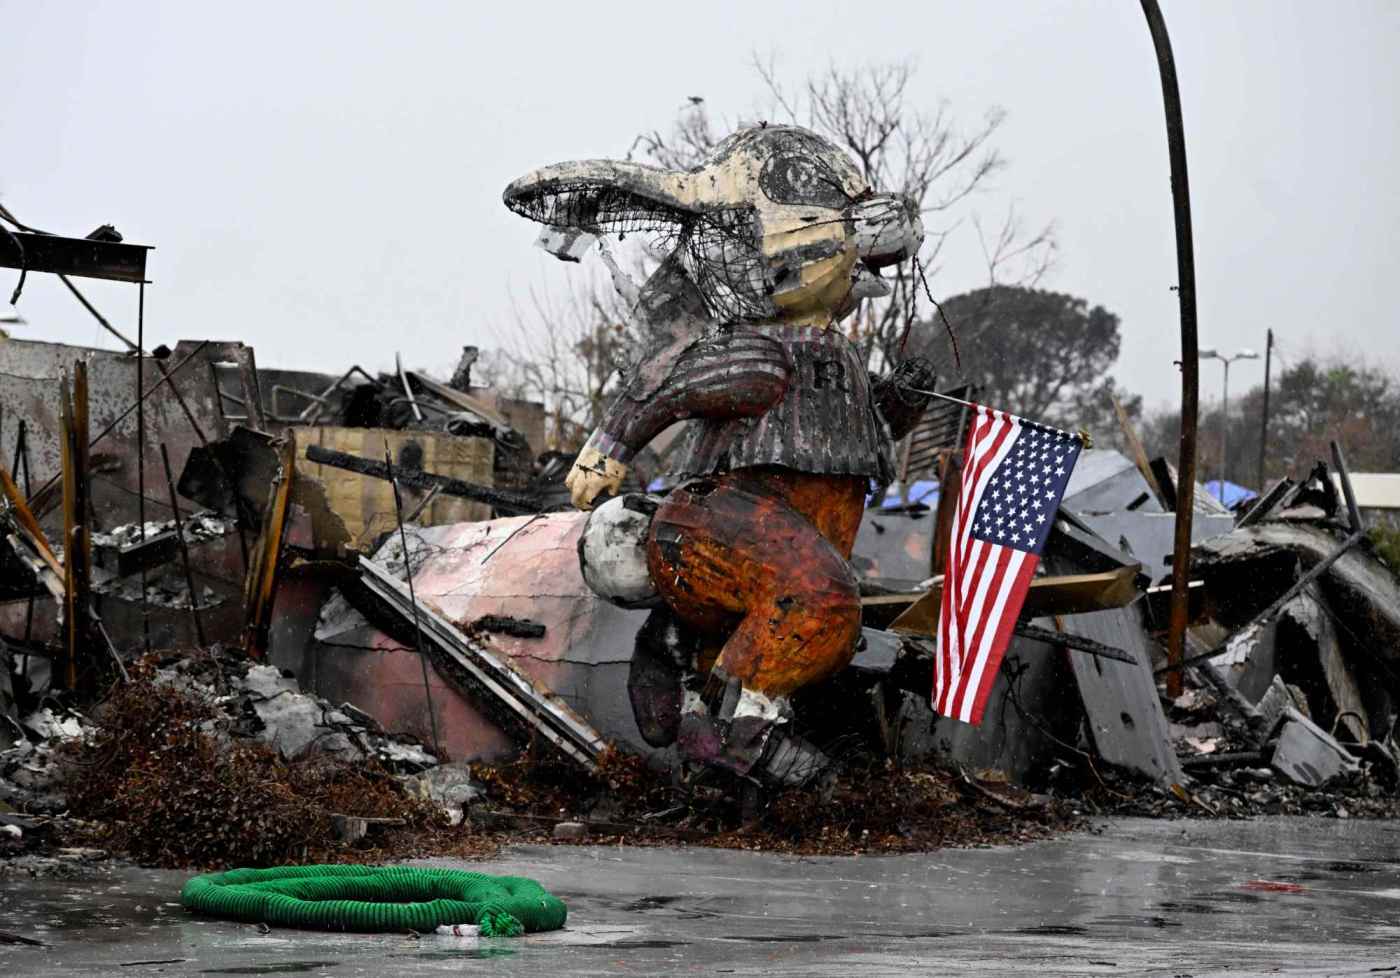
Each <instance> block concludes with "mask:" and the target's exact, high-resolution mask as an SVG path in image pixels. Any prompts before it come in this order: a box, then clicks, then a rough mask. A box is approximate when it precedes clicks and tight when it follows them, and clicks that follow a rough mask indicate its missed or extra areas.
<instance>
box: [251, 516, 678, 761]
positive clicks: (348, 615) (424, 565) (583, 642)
mask: <svg viewBox="0 0 1400 978" xmlns="http://www.w3.org/2000/svg"><path fill="white" fill-rule="evenodd" d="M586 515H587V514H584V513H577V512H569V513H549V514H542V515H537V516H520V517H510V518H506V519H498V520H489V521H484V522H480V523H460V524H455V525H450V526H438V527H427V528H415V527H409V528H408V538H409V545H410V547H411V548H412V550H413V552H414V554H415V564H416V566H417V569H416V570H415V572H414V575H413V586H414V591H415V593H416V594H417V596H418V599H419V601H420V602H421V603H422V604H423V606H424V607H431V608H433V609H434V610H435V612H436V613H437V614H439V615H441V616H442V617H443V618H444V619H445V620H446V621H448V622H450V623H452V625H453V626H454V627H456V628H457V629H458V630H461V631H466V630H468V628H469V626H470V625H471V624H472V623H473V622H476V621H477V620H479V619H480V618H481V617H482V616H484V615H501V616H510V617H515V618H527V619H530V620H531V621H534V622H538V623H539V624H541V625H543V626H544V627H545V634H544V636H543V637H541V638H526V637H520V636H515V635H506V634H493V635H491V636H489V638H488V639H485V641H489V643H490V646H491V648H492V649H494V650H496V651H497V652H499V653H500V654H501V655H502V656H504V657H507V658H509V659H511V660H512V661H513V662H514V663H515V665H516V667H518V669H519V670H520V671H521V672H522V673H523V674H524V675H526V676H528V677H529V679H530V681H531V682H532V683H533V684H534V685H535V686H536V687H538V688H541V689H547V690H550V691H552V692H554V693H555V694H557V695H558V696H559V697H561V698H562V700H563V701H564V702H565V703H566V704H568V705H569V706H570V707H571V708H572V709H573V710H574V711H575V712H576V713H578V714H579V715H580V716H581V717H583V718H584V719H585V720H586V721H587V722H588V723H589V724H590V725H592V726H593V727H594V728H595V729H596V730H597V731H598V732H599V734H600V735H601V736H603V737H604V738H606V739H607V740H610V741H614V742H617V743H619V744H621V745H624V746H627V747H629V748H631V749H633V750H639V751H647V752H650V751H651V749H650V748H649V747H648V746H647V744H646V741H645V740H644V739H643V737H642V735H641V732H640V730H639V729H638V727H637V722H636V719H635V717H634V715H633V712H632V705H631V701H630V699H629V697H628V693H627V677H628V669H629V666H630V663H631V660H632V653H633V649H634V647H635V644H636V640H637V634H638V632H639V631H640V630H641V627H642V625H643V623H644V622H645V621H646V618H647V612H646V611H627V610H624V609H621V608H618V607H615V606H613V605H611V604H608V603H607V602H605V601H604V600H602V599H601V598H599V597H597V596H596V595H594V594H593V592H592V591H591V590H589V588H588V586H587V585H586V584H585V583H584V581H583V575H582V574H581V573H580V571H579V568H578V541H579V537H580V535H581V534H582V531H583V525H584V522H585V519H586ZM295 594H296V591H293V592H291V593H290V594H289V595H288V597H287V599H286V600H285V601H284V599H283V598H282V597H279V599H278V617H279V619H283V618H286V617H287V615H288V612H289V610H290V611H291V612H293V613H297V614H300V612H299V611H297V610H296V609H293V608H290V607H289V605H288V602H290V601H292V600H293V597H294V595H295ZM405 639H407V641H405ZM272 659H273V662H274V663H276V664H277V665H279V666H281V667H283V668H289V669H292V670H294V671H296V672H297V673H298V675H299V676H300V677H301V678H302V682H303V683H304V684H307V685H308V686H310V687H311V688H314V690H315V691H316V693H317V694H318V695H321V696H325V697H327V698H330V699H333V700H337V701H339V700H349V701H351V702H354V703H356V704H358V705H360V706H362V707H363V708H364V709H366V710H369V711H370V712H371V713H373V714H374V715H375V716H376V718H378V719H379V721H380V722H381V723H383V724H384V725H385V726H386V727H388V728H389V729H406V730H415V731H421V732H423V733H424V734H426V732H427V730H428V726H429V725H428V722H427V719H426V702H425V697H424V695H423V681H422V677H421V675H420V672H419V664H418V657H417V655H416V654H415V653H414V652H413V650H412V636H411V635H404V636H400V637H394V636H391V635H389V634H387V633H385V632H384V631H382V630H381V629H379V628H376V627H374V626H373V625H372V624H371V623H369V622H368V621H367V620H366V619H365V618H364V617H363V616H362V615H360V614H359V613H358V612H355V611H354V610H353V609H351V608H350V606H349V605H347V604H346V602H345V601H344V599H343V598H332V599H331V601H329V602H328V603H327V604H326V606H325V608H324V610H323V613H322V620H321V622H320V624H319V625H318V626H317V628H316V629H315V640H314V641H313V642H311V643H310V644H309V645H308V646H306V647H302V646H301V645H300V644H299V643H297V642H288V643H283V644H281V645H279V646H277V647H274V649H273V652H272ZM430 678H431V681H432V691H433V692H432V695H433V704H434V707H435V708H436V711H437V721H438V726H439V728H440V729H441V731H442V739H443V741H444V746H445V747H446V749H447V750H448V752H449V753H450V754H451V755H452V756H453V757H457V758H473V759H476V758H480V759H488V760H489V759H498V758H502V757H505V756H508V755H509V754H511V753H513V752H515V751H516V750H518V749H519V747H520V745H519V744H518V743H516V742H514V741H513V740H512V739H511V738H510V737H509V736H508V735H507V734H506V733H505V732H504V731H503V730H502V729H501V727H500V726H499V725H498V724H497V723H496V722H495V721H494V720H493V719H492V718H491V717H490V716H489V715H488V713H487V712H485V711H484V710H482V709H481V708H480V705H479V704H477V703H475V702H474V701H473V700H471V699H469V698H468V697H465V696H463V695H462V694H461V693H460V692H458V691H457V690H455V689H454V688H453V687H452V686H449V685H447V684H446V683H445V681H444V680H443V679H442V677H441V676H440V675H439V674H438V673H437V671H436V670H433V671H432V672H431V673H430ZM663 756H664V755H663Z"/></svg>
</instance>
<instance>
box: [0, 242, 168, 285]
mask: <svg viewBox="0 0 1400 978" xmlns="http://www.w3.org/2000/svg"><path fill="white" fill-rule="evenodd" d="M150 250H152V246H151V245H137V244H125V243H123V242H120V241H101V240H94V239H92V238H65V237H62V236H60V235H57V234H30V233H28V232H25V231H12V232H7V233H5V234H0V266H4V267H6V268H23V269H24V270H25V271H29V272H51V273H53V274H55V275H72V276H75V277H78V278H101V279H107V280H109V281H113V282H144V281H146V252H148V251H150Z"/></svg>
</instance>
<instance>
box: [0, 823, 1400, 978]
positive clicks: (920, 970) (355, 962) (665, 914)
mask: <svg viewBox="0 0 1400 978" xmlns="http://www.w3.org/2000/svg"><path fill="white" fill-rule="evenodd" d="M1397 858H1400V827H1397V826H1395V825H1394V824H1391V823H1388V822H1357V821H1339V820H1331V819H1301V818H1296V819H1289V818H1269V819H1259V820H1253V821H1221V822H1205V821H1187V822H1178V821H1171V822H1167V821H1161V822H1159V821H1145V820H1130V821H1123V822H1118V823H1115V824H1110V825H1108V826H1107V827H1106V828H1105V829H1104V830H1103V832H1102V834H1095V833H1081V834H1076V835H1071V836H1067V837H1064V838H1061V839H1058V840H1053V841H1048V842H1042V843H1037V844H1035V845H1030V846H1025V847H1021V848H1014V849H1012V848H998V849H970V850H945V851H942V852H935V853H928V854H924V855H911V856H881V857H846V858H815V859H798V858H791V857H780V856H772V855H767V854H764V853H751V852H734V851H720V850H705V849H694V850H676V849H628V848H603V847H553V848H551V847H530V848H523V849H517V850H512V851H509V852H507V853H505V854H504V855H503V856H502V857H500V858H498V859H496V860H493V861H490V862H487V863H473V864H467V868H471V869H476V870H481V871H485V872H493V873H515V874H521V875H526V876H533V877H535V878H537V879H539V880H540V881H541V882H542V883H544V884H545V885H546V886H547V887H550V888H551V889H553V890H555V891H556V892H557V893H559V894H560V895H561V896H562V897H563V898H564V899H565V900H566V901H567V902H568V904H569V924H568V927H567V928H566V929H565V930H563V931H559V932H555V933H552V934H542V935H538V936H533V937H526V938H521V939H517V940H500V941H490V940H488V941H481V942H479V943H478V942H473V941H470V940H463V939H460V938H451V937H445V936H444V937H437V936H431V937H423V938H419V939H415V938H412V937H408V936H399V935H377V936H361V935H345V934H319V933H311V932H297V931H285V930H274V931H272V932H270V933H268V934H260V933H258V929H257V928H256V927H253V926H246V925H239V924H231V923H225V922H221V921H215V920H206V919H201V918H195V917H191V916H189V915H187V914H186V913H185V912H184V911H183V910H182V909H181V908H179V907H178V906H177V905H176V904H175V900H176V894H177V893H178V891H179V887H180V885H181V883H182V882H183V880H184V879H185V877H186V875H187V874H184V873H175V872H168V871H157V870H144V869H135V868H119V869H116V870H113V871H112V872H111V873H110V875H104V876H101V877H99V878H97V879H94V880H90V881H33V880H26V881H9V882H4V883H0V919H3V920H4V930H6V931H8V932H10V933H14V934H19V935H22V936H26V937H31V938H37V939H39V940H42V941H44V942H46V943H47V944H48V945H50V946H48V947H45V948H36V947H27V946H19V945H5V944H0V968H3V969H5V970H6V971H7V972H8V973H11V974H16V975H20V974H22V975H26V976H32V978H55V976H60V975H63V976H68V975H99V974H100V975H109V974H124V975H126V974H130V975H154V974H162V975H185V974H223V975H257V974H262V975H267V974H312V975H327V976H352V975H385V974H393V975H434V974H441V973H444V972H460V971H463V970H480V971H482V972H489V973H491V974H493V975H501V976H524V975H547V976H551V978H557V976H559V975H570V976H574V975H600V974H609V975H673V974H677V975H678V974H687V975H690V974H704V975H715V974H726V975H740V976H752V975H779V976H796V975H804V976H805V975H814V976H828V975H829V976H838V975H839V976H847V975H862V976H864V975H906V974H957V975H964V976H968V975H972V976H976V975H997V976H1000V975H1006V974H1015V973H1034V974H1037V975H1111V974H1151V975H1183V974H1190V975H1194V976H1197V978H1201V976H1206V975H1227V974H1228V975H1232V976H1241V975H1245V976H1247V975H1264V974H1271V975H1273V974H1286V975H1314V974H1316V975H1322V974H1327V975H1370V974H1373V973H1375V972H1380V971H1388V970H1390V969H1391V968H1392V967H1393V966H1394V965H1395V963H1396V961H1397V959H1400V926H1398V925H1397V924H1396V922H1395V920H1396V910H1397V908H1398V907H1400V864H1397ZM484 958H489V959H490V961H489V962H483V961H481V959H484Z"/></svg>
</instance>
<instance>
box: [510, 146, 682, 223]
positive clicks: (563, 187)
mask: <svg viewBox="0 0 1400 978" xmlns="http://www.w3.org/2000/svg"><path fill="white" fill-rule="evenodd" d="M694 183H695V177H694V175H693V174H690V173H685V172H678V171H674V170H664V169H662V168H660V167H654V166H646V165H644V164H642V163H630V162H625V161H619V160H576V161H573V162H569V163H556V164H554V165H553V166H546V167H543V168H541V169H539V170H535V171H533V172H531V173H527V174H525V176H523V177H520V178H519V179H518V180H514V181H512V182H511V184H510V185H509V186H508V187H506V189H505V193H504V194H503V195H502V197H503V199H504V201H505V205H506V206H507V207H509V208H510V209H511V210H513V211H514V212H515V213H517V214H519V215H521V216H522V217H526V218H529V219H530V220H532V221H538V222H539V223H541V224H544V225H547V226H549V227H555V228H568V229H573V230H578V231H588V232H592V233H594V234H626V233H631V232H635V231H670V230H674V228H675V227H676V226H677V225H680V224H683V223H684V222H685V220H686V218H687V217H688V216H689V215H691V214H693V213H694V212H695V193H694Z"/></svg>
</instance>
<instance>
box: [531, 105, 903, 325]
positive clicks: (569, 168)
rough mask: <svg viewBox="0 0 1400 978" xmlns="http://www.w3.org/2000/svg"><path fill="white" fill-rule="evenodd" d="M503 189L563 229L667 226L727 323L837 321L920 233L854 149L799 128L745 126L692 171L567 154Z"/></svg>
mask: <svg viewBox="0 0 1400 978" xmlns="http://www.w3.org/2000/svg"><path fill="white" fill-rule="evenodd" d="M504 197H505V203H506V205H507V206H508V207H510V208H511V209H512V210H514V211H515V212H517V213H519V214H522V215H524V216H526V217H529V218H531V219H533V220H536V221H539V222H540V223H542V224H545V225H548V226H550V227H554V228H559V229H561V230H566V231H580V230H581V231H587V232H591V233H595V234H606V233H618V234H625V233H631V232H647V233H651V234H655V235H658V236H659V237H660V239H661V242H662V243H663V245H666V246H668V247H670V248H671V250H672V251H673V252H675V253H676V254H678V256H679V258H680V262H681V265H682V267H683V268H684V269H685V271H686V273H687V275H688V276H689V278H690V279H691V280H692V281H693V283H694V284H695V286H696V287H697V289H698V290H699V293H700V295H701V297H702V298H703V300H704V302H705V306H706V308H707V309H708V311H709V313H710V315H711V316H712V317H713V318H714V319H715V320H716V321H718V322H721V323H738V322H750V323H762V322H784V323H812V324H818V325H825V324H828V323H830V322H832V321H834V320H836V319H839V318H841V317H842V316H844V315H846V314H847V313H849V312H850V311H851V310H852V309H853V308H854V307H855V303H856V301H857V300H858V299H859V298H862V297H864V296H867V295H879V294H881V289H880V285H881V283H880V281H879V277H878V274H877V273H878V269H879V268H880V267H883V266H884V265H887V264H892V263H894V262H897V261H900V260H902V259H904V258H908V257H910V256H912V255H913V253H914V252H915V251H916V250H917V248H918V246H919V243H920V242H921V241H922V239H923V224H922V222H921V221H920V219H919V215H918V210H917V208H915V207H914V206H913V205H912V203H911V202H910V201H908V200H906V199H905V198H902V197H898V196H895V195H889V194H876V193H874V192H873V191H872V190H871V188H870V185H869V184H868V183H867V182H866V180H865V178H864V176H863V175H862V174H861V172H860V170H859V169H858V168H857V167H856V165H855V163H854V162H853V161H852V160H851V158H850V157H849V156H848V155H847V154H846V153H844V152H843V151H842V150H840V149H839V148H838V147H837V146H835V145H834V144H832V143H831V142H829V141H828V140H826V139H824V138H822V137H821V136H818V135H817V134H816V133H813V132H810V131H808V130H806V129H801V128H798V127H795V126H768V125H760V126H751V127H749V128H746V129H741V130H739V131H738V132H735V133H733V134H732V135H730V136H729V137H727V138H726V139H724V140H723V141H722V142H720V143H719V144H717V145H716V146H715V147H714V149H713V150H711V151H710V153H709V154H708V155H707V156H706V157H705V159H704V161H703V162H702V163H701V164H700V165H699V166H697V167H695V168H693V169H691V170H666V169H662V168H659V167H654V166H647V165H644V164H640V163H633V162H630V161H613V160H585V161H579V162H571V163H560V164H556V165H554V166H549V167H545V168H543V169H540V170H536V171H534V172H533V173H530V174H527V175H526V176H524V177H521V178H520V179H518V180H516V181H514V182H513V183H511V184H510V186H509V187H507V188H506V191H505V195H504Z"/></svg>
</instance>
